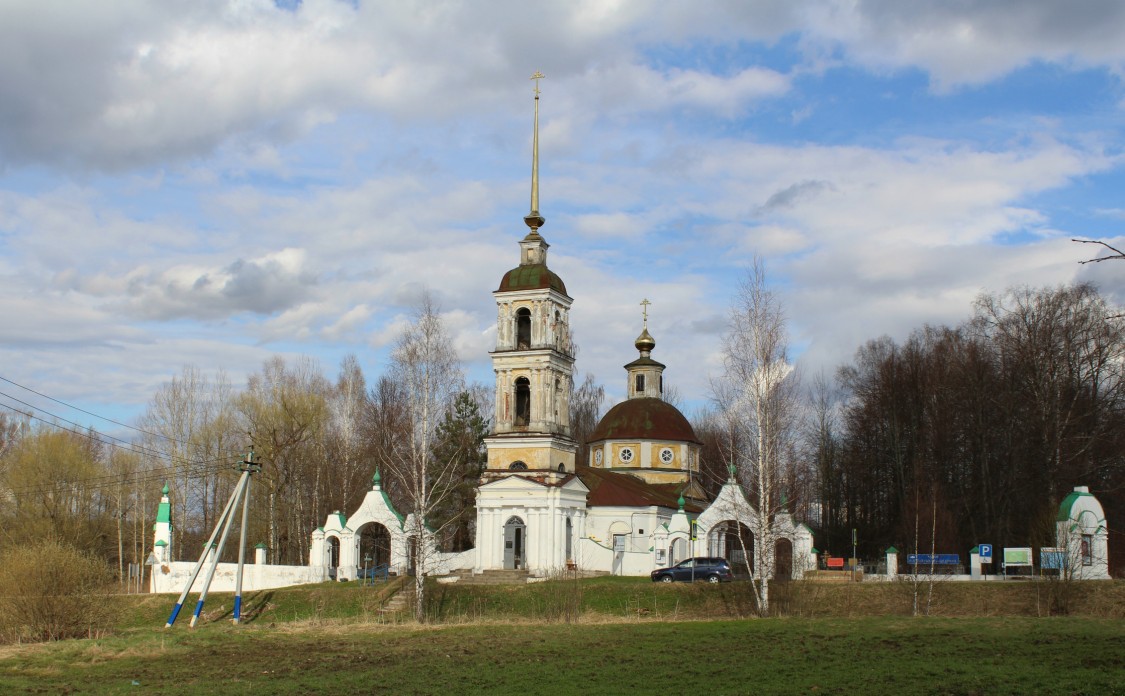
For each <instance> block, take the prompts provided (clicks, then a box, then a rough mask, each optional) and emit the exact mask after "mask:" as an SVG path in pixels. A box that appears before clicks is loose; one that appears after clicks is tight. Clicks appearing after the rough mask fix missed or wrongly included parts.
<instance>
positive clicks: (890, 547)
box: [887, 546, 898, 553]
mask: <svg viewBox="0 0 1125 696" xmlns="http://www.w3.org/2000/svg"><path fill="white" fill-rule="evenodd" d="M887 553H898V549H896V548H895V547H893V546H888V547H887Z"/></svg>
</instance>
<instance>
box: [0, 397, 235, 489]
mask: <svg viewBox="0 0 1125 696" xmlns="http://www.w3.org/2000/svg"><path fill="white" fill-rule="evenodd" d="M9 398H10V397H9ZM0 408H7V409H9V410H11V411H13V412H15V413H19V414H20V415H23V416H26V417H28V418H33V419H35V420H37V421H40V422H41V423H44V424H46V425H49V426H51V427H55V428H58V429H59V430H62V431H65V432H68V433H71V434H73V435H77V436H79V437H84V438H87V439H90V440H93V441H95V442H98V443H100V444H103V445H107V446H109V447H116V448H118V449H121V450H125V451H127V452H131V453H133V454H140V455H145V456H149V457H152V458H156V459H162V460H164V461H167V462H169V465H168V466H165V467H161V468H162V469H166V470H168V471H169V472H171V473H175V472H176V470H177V466H182V467H185V468H186V467H207V466H210V465H214V466H215V467H217V468H222V467H223V466H225V465H228V464H233V463H234V462H235V461H237V459H236V457H241V452H240V453H231V454H228V455H224V456H222V457H217V458H215V459H205V460H200V461H192V460H189V459H186V458H183V457H170V456H167V455H164V454H161V453H159V452H154V451H144V449H143V448H137V447H136V446H135V445H131V444H130V445H128V446H125V445H120V444H117V443H115V442H107V441H105V440H102V439H100V438H99V437H97V431H93V432H94V433H95V434H91V433H90V432H89V431H84V430H73V429H71V428H66V427H63V426H61V425H58V424H57V423H52V422H51V421H48V420H46V419H44V418H41V417H39V416H37V415H35V414H34V413H27V412H26V411H21V410H20V409H17V408H14V407H12V406H9V405H7V404H2V403H0ZM48 415H50V414H48ZM67 422H69V421H67ZM78 427H81V426H78ZM147 471H156V469H149V470H147ZM181 475H183V474H181ZM120 478H121V477H120V475H118V474H103V475H100V476H90V477H86V478H85V479H79V480H75V481H73V482H72V483H82V482H89V483H90V484H91V485H97V484H98V481H99V480H100V479H106V480H108V482H109V483H114V484H115V483H116V482H117V481H119V480H120Z"/></svg>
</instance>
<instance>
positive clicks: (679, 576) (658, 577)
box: [651, 557, 733, 582]
mask: <svg viewBox="0 0 1125 696" xmlns="http://www.w3.org/2000/svg"><path fill="white" fill-rule="evenodd" d="M651 576H652V581H653V582H676V581H679V582H691V581H692V580H706V581H707V582H730V581H731V579H732V577H733V576H732V575H731V572H730V563H727V559H725V558H706V557H700V558H688V559H686V560H683V561H680V562H679V563H677V564H676V565H674V566H672V567H671V568H658V569H657V570H654V571H652V573H651Z"/></svg>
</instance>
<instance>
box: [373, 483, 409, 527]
mask: <svg viewBox="0 0 1125 696" xmlns="http://www.w3.org/2000/svg"><path fill="white" fill-rule="evenodd" d="M379 492H380V493H382V494H383V502H384V503H386V504H387V509H388V510H390V511H391V514H392V515H394V516H395V518H396V519H398V526H399V527H400V528H402V529H406V518H405V517H403V516H402V515H401V514H399V511H398V510H395V506H394V505H391V499H390V496H388V495H387V492H386V491H385V490H383V489H379Z"/></svg>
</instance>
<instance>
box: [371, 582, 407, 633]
mask: <svg viewBox="0 0 1125 696" xmlns="http://www.w3.org/2000/svg"><path fill="white" fill-rule="evenodd" d="M413 607H414V578H406V582H403V583H402V585H400V586H399V588H398V591H396V592H395V593H394V594H393V595H391V598H390V599H388V600H387V603H386V604H384V605H383V606H382V607H381V608H380V609H379V616H380V617H381V618H382V620H383V621H387V622H391V623H398V622H400V621H404V620H406V619H408V618H410V616H411V611H412V608H413Z"/></svg>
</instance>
